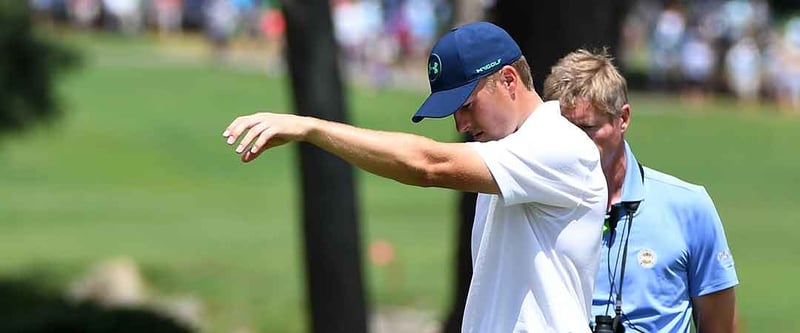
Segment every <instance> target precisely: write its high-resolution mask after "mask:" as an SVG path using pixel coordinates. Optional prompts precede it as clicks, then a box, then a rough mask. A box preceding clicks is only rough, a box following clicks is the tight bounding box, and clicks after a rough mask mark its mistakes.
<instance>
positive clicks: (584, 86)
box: [544, 49, 628, 116]
mask: <svg viewBox="0 0 800 333" xmlns="http://www.w3.org/2000/svg"><path fill="white" fill-rule="evenodd" d="M612 60H613V58H611V56H609V55H608V50H607V49H603V50H601V51H599V52H596V53H592V52H589V51H587V50H584V49H580V50H577V51H574V52H572V53H570V54H567V55H566V56H564V57H563V58H561V59H560V60H559V61H558V63H556V65H555V66H553V68H552V69H551V70H550V75H548V76H547V79H545V81H544V99H545V100H558V101H559V103H561V107H562V108H564V109H574V108H575V105H576V103H577V102H579V101H582V100H583V101H588V102H589V103H590V104H591V105H592V106H593V107H594V108H595V110H597V111H601V112H606V113H608V114H611V115H613V116H619V115H620V114H621V112H622V106H623V105H625V104H627V103H628V84H627V82H626V81H625V78H624V77H622V75H621V74H620V73H619V71H618V70H617V68H616V67H614V64H613V63H612Z"/></svg>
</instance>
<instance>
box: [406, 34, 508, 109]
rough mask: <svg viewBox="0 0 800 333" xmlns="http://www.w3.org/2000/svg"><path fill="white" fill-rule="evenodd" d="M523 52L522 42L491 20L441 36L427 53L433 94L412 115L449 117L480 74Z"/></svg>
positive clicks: (478, 79)
mask: <svg viewBox="0 0 800 333" xmlns="http://www.w3.org/2000/svg"><path fill="white" fill-rule="evenodd" d="M520 56H522V51H520V49H519V45H517V42H515V41H514V39H512V38H511V36H509V35H508V33H507V32H506V31H505V30H503V29H502V28H500V27H498V26H496V25H494V24H491V23H489V22H475V23H470V24H467V25H464V26H461V27H458V28H455V29H453V30H450V32H448V33H447V34H446V35H444V36H442V38H440V39H439V41H438V42H436V45H434V46H433V50H431V55H430V56H429V57H428V80H429V81H430V84H431V95H430V96H428V99H426V100H425V102H424V103H422V106H420V107H419V110H417V112H416V113H415V114H414V116H413V117H412V118H411V121H413V122H415V123H416V122H419V121H420V120H422V119H423V118H443V117H447V116H449V115H451V114H453V113H455V112H456V111H458V109H459V108H460V107H461V105H463V104H464V102H465V101H466V100H467V98H469V95H470V94H472V91H473V90H475V87H477V86H478V82H479V81H480V79H481V78H483V77H485V76H487V75H489V74H492V73H494V72H496V71H498V70H500V68H503V66H505V65H510V64H512V63H513V62H514V61H517V59H519V57H520Z"/></svg>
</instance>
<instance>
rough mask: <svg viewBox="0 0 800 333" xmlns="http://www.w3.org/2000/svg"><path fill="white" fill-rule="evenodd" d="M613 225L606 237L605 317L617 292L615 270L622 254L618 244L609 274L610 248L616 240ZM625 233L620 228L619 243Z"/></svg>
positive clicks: (615, 224)
mask: <svg viewBox="0 0 800 333" xmlns="http://www.w3.org/2000/svg"><path fill="white" fill-rule="evenodd" d="M611 218H612V219H616V218H617V217H616V216H612V217H611ZM614 222H616V221H614ZM613 224H614V228H613V229H612V228H611V227H610V226H609V230H610V232H609V237H608V242H609V244H608V259H609V260H608V261H607V263H608V266H609V272H608V281H609V288H608V302H607V303H606V311H605V313H606V315H608V310H609V307H610V306H611V303H613V299H614V295H615V294H616V292H617V283H616V282H617V268H619V265H620V259H621V252H622V243H621V242H620V246H619V247H618V248H617V255H616V257H614V258H615V259H614V272H613V273H612V272H611V267H610V266H611V247H612V245H614V243H615V242H616V240H615V239H614V235H615V231H616V226H617V223H613ZM626 231H627V230H625V228H622V233H621V234H620V235H619V236H620V237H619V239H620V241H621V240H623V239H625V235H626V234H627V233H626ZM628 237H630V235H628ZM620 282H621V281H620Z"/></svg>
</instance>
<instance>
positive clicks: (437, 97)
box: [411, 80, 480, 123]
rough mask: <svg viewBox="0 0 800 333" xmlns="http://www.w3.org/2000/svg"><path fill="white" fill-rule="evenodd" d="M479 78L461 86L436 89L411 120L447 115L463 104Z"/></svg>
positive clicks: (416, 121)
mask: <svg viewBox="0 0 800 333" xmlns="http://www.w3.org/2000/svg"><path fill="white" fill-rule="evenodd" d="M479 81H480V80H473V81H471V82H469V83H467V84H465V85H463V86H460V87H456V88H452V89H447V90H442V91H437V92H435V93H432V94H431V95H430V96H428V99H426V100H425V102H424V103H422V106H420V107H419V110H417V112H416V113H414V116H413V117H411V121H413V122H415V123H418V122H420V121H421V120H422V119H424V118H444V117H447V116H449V115H451V114H453V113H455V112H456V111H458V109H459V108H460V107H461V106H462V105H464V102H465V101H466V100H467V98H469V95H470V94H472V91H473V90H475V87H477V86H478V82H479Z"/></svg>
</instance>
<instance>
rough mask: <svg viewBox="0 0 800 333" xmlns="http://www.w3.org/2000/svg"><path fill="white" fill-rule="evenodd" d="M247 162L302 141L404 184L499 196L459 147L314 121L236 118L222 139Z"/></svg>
mask: <svg viewBox="0 0 800 333" xmlns="http://www.w3.org/2000/svg"><path fill="white" fill-rule="evenodd" d="M223 136H225V137H226V138H227V139H228V141H227V142H228V144H229V145H232V144H234V143H235V142H236V141H237V140H240V142H239V145H238V146H237V148H236V152H237V153H239V154H242V161H244V162H249V161H252V160H253V159H255V158H257V157H258V156H259V155H260V154H261V153H263V152H264V151H265V150H267V149H269V148H272V147H276V146H279V145H282V144H285V143H287V142H292V141H298V142H299V141H304V142H308V143H311V144H313V145H315V146H317V147H320V148H322V149H324V150H326V151H328V152H330V153H332V154H334V155H336V156H338V157H340V158H342V159H343V160H345V161H347V162H348V163H350V164H352V165H354V166H356V167H359V168H361V169H364V170H366V171H368V172H371V173H374V174H376V175H379V176H382V177H386V178H390V179H394V180H396V181H399V182H401V183H404V184H408V185H415V186H424V187H431V186H432V187H444V188H450V189H456V190H461V191H467V192H481V193H492V194H498V193H500V190H499V189H498V187H497V184H496V183H495V180H494V178H493V177H492V174H491V173H490V172H489V169H488V168H487V167H486V165H485V164H484V163H483V160H482V159H481V157H480V156H479V155H478V153H476V152H475V151H474V150H473V149H472V148H470V147H469V146H467V145H466V144H463V143H442V142H438V141H434V140H431V139H428V138H425V137H422V136H418V135H413V134H407V133H397V132H383V131H375V130H368V129H363V128H358V127H354V126H350V125H347V124H342V123H337V122H331V121H326V120H322V119H317V118H312V117H302V116H297V115H289V114H275V113H267V112H261V113H256V114H252V115H249V116H242V117H239V118H236V119H235V120H234V121H233V122H232V123H231V124H230V125H229V126H228V127H227V128H226V129H225V132H224V133H223Z"/></svg>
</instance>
